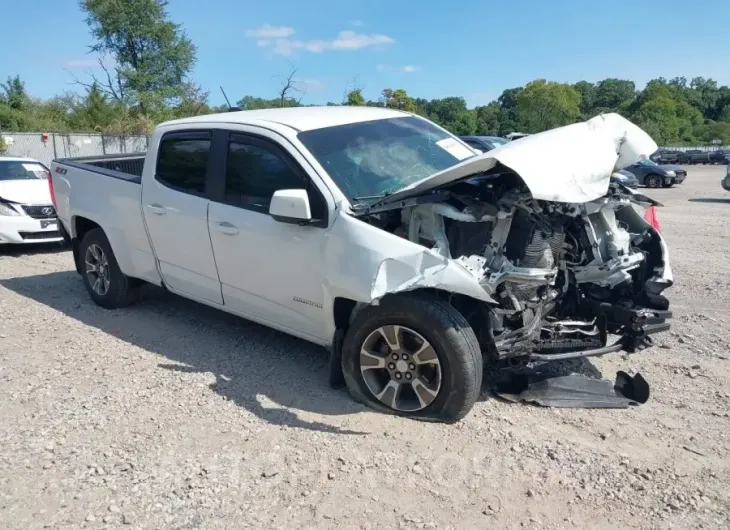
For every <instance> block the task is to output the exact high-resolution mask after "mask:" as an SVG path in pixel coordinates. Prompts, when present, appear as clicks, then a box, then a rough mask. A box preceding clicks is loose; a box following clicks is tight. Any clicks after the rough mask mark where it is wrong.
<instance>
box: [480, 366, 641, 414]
mask: <svg viewBox="0 0 730 530" xmlns="http://www.w3.org/2000/svg"><path fill="white" fill-rule="evenodd" d="M494 391H495V393H496V394H497V395H498V396H499V397H501V398H503V399H506V400H508V401H512V402H515V403H517V402H520V401H522V402H526V403H536V404H538V405H541V406H543V407H558V408H590V409H625V408H628V407H629V406H637V405H641V404H644V403H646V402H647V401H648V400H649V394H650V391H649V384H648V383H647V382H646V380H645V379H644V378H643V377H642V376H641V374H636V375H635V376H633V377H632V376H630V375H628V374H627V373H626V372H621V371H620V372H617V373H616V380H615V381H613V382H612V381H609V380H607V379H591V378H589V377H586V376H584V375H579V374H570V375H565V376H558V377H551V376H549V375H545V374H541V373H539V372H533V373H529V374H526V373H514V372H513V373H508V374H505V375H504V376H503V378H502V380H501V381H499V382H498V383H497V385H496V386H495V388H494Z"/></svg>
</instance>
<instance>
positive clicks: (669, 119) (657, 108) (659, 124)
mask: <svg viewBox="0 0 730 530" xmlns="http://www.w3.org/2000/svg"><path fill="white" fill-rule="evenodd" d="M634 121H635V123H636V124H637V125H639V126H640V127H641V128H643V129H644V130H645V131H646V132H647V133H648V134H649V135H650V136H651V137H652V138H653V139H654V141H655V142H657V143H658V144H660V145H662V144H664V145H667V144H672V143H675V142H677V141H679V119H678V118H677V103H676V101H674V100H673V99H672V98H671V97H669V96H668V95H665V94H662V93H658V94H657V95H655V96H654V97H649V98H647V99H646V100H645V101H644V102H643V103H642V104H641V106H640V107H639V110H638V111H637V113H636V115H635V116H634Z"/></svg>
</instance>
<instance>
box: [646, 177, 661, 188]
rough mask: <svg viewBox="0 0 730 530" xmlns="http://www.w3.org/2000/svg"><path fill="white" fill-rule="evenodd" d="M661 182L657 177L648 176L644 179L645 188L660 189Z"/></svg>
mask: <svg viewBox="0 0 730 530" xmlns="http://www.w3.org/2000/svg"><path fill="white" fill-rule="evenodd" d="M663 180H664V179H662V178H661V177H660V176H659V175H648V176H647V177H646V179H644V184H645V185H646V187H647V188H661V187H662V182H663Z"/></svg>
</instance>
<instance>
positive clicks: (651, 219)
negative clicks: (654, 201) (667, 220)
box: [644, 206, 662, 232]
mask: <svg viewBox="0 0 730 530" xmlns="http://www.w3.org/2000/svg"><path fill="white" fill-rule="evenodd" d="M644 220H645V221H646V222H647V223H649V224H650V225H651V226H652V227H654V229H655V230H656V231H657V232H661V231H662V227H661V226H660V225H659V217H658V216H657V213H656V207H655V206H649V208H647V209H646V212H644Z"/></svg>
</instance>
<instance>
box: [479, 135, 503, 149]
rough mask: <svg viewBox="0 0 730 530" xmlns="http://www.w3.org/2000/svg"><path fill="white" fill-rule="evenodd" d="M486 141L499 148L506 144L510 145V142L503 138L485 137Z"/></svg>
mask: <svg viewBox="0 0 730 530" xmlns="http://www.w3.org/2000/svg"><path fill="white" fill-rule="evenodd" d="M484 138H485V139H486V140H488V141H490V142H491V143H493V144H494V145H495V146H497V147H499V146H500V145H504V144H506V143H509V140H508V139H507V138H501V137H499V136H485V137H484Z"/></svg>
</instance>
